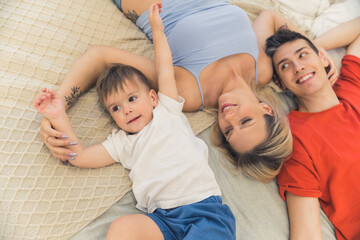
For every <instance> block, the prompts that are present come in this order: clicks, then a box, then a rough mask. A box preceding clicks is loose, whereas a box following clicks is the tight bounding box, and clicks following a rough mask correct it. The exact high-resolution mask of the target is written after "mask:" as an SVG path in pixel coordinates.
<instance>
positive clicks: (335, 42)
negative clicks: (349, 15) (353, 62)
mask: <svg viewBox="0 0 360 240" xmlns="http://www.w3.org/2000/svg"><path fill="white" fill-rule="evenodd" d="M359 35H360V17H357V18H354V19H352V20H350V21H347V22H344V23H341V24H339V25H338V26H337V27H335V28H332V29H331V30H329V31H327V32H325V33H324V34H322V35H321V36H319V37H318V38H317V39H316V40H315V42H316V43H317V44H318V45H320V46H322V47H323V48H325V50H331V49H335V48H339V47H347V46H349V45H351V44H352V43H353V42H355V40H356V39H357V38H358V37H359ZM354 55H356V54H354Z"/></svg>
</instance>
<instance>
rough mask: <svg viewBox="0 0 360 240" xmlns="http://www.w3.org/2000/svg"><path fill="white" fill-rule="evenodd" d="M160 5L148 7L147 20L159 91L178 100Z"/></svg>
mask: <svg viewBox="0 0 360 240" xmlns="http://www.w3.org/2000/svg"><path fill="white" fill-rule="evenodd" d="M161 7H162V5H161V2H160V3H155V4H153V5H151V7H150V9H149V22H150V24H151V29H152V33H153V43H154V52H155V68H156V73H157V77H158V84H159V92H161V93H162V94H165V95H166V96H168V97H170V98H172V99H174V100H176V101H178V93H177V88H176V82H175V75H174V67H173V63H172V56H171V50H170V47H169V44H168V41H167V39H166V36H165V34H164V26H163V23H162V20H161V18H160V15H159V13H160V12H161Z"/></svg>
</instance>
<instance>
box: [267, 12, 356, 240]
mask: <svg viewBox="0 0 360 240" xmlns="http://www.w3.org/2000/svg"><path fill="white" fill-rule="evenodd" d="M359 26H360V18H356V19H353V20H351V21H349V22H346V23H343V24H341V25H339V26H338V27H337V28H334V29H333V30H331V31H329V32H327V33H326V34H324V35H323V36H321V37H320V38H318V39H317V40H316V42H317V44H318V45H320V46H323V47H324V48H325V49H326V50H329V49H333V48H337V47H343V46H348V48H347V52H346V56H344V58H343V59H342V67H341V73H340V77H339V80H338V81H337V82H336V83H335V84H334V86H333V87H332V86H331V83H330V82H329V80H328V77H327V73H326V67H327V66H328V65H329V63H328V61H327V59H326V58H325V57H324V56H323V54H322V53H321V52H318V50H317V49H316V47H315V46H314V45H313V43H312V42H311V41H310V40H308V39H307V38H306V37H304V36H303V35H301V34H298V33H295V32H292V31H289V30H287V29H282V30H279V31H278V32H277V33H275V34H274V35H273V36H271V37H270V38H268V39H267V45H266V52H267V54H268V55H269V56H270V57H271V58H272V60H273V66H274V70H275V72H276V75H277V77H278V78H279V80H280V81H281V83H282V84H283V85H284V86H285V87H287V88H288V89H289V90H290V91H291V92H293V93H294V94H295V95H296V97H297V100H298V108H297V109H295V110H293V111H291V112H290V114H289V122H290V127H291V130H292V133H293V141H294V150H293V153H292V155H291V157H290V158H289V160H287V161H285V163H284V165H283V168H282V170H281V172H280V174H279V176H278V184H279V188H280V194H281V196H282V198H283V199H285V200H286V203H287V207H288V213H289V219H290V238H291V239H321V229H320V208H319V202H320V206H321V208H322V209H323V211H324V213H325V214H326V215H327V217H328V218H329V220H330V221H331V222H332V223H333V225H334V227H335V234H336V237H337V239H360V150H359V146H360V59H359V57H360V27H359Z"/></svg>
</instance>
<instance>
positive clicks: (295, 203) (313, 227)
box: [285, 192, 321, 240]
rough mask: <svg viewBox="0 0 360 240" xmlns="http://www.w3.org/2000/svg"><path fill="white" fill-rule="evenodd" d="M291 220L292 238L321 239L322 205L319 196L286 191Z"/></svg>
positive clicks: (297, 239)
mask: <svg viewBox="0 0 360 240" xmlns="http://www.w3.org/2000/svg"><path fill="white" fill-rule="evenodd" d="M285 196H286V204H287V208H288V213H289V220H290V239H291V240H301V239H306V240H313V239H319V240H321V227H320V206H319V200H318V198H312V197H300V196H297V195H294V194H292V193H290V192H286V193H285Z"/></svg>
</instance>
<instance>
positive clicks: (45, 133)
mask: <svg viewBox="0 0 360 240" xmlns="http://www.w3.org/2000/svg"><path fill="white" fill-rule="evenodd" d="M40 139H41V141H42V142H43V143H44V144H45V145H46V147H47V148H48V149H49V150H50V152H51V154H52V155H53V156H54V157H55V158H59V159H60V160H61V161H62V162H66V161H67V159H68V158H69V157H71V153H73V151H71V150H69V149H67V148H66V147H67V146H71V145H76V144H77V143H76V142H72V141H71V140H70V139H69V138H68V137H67V136H66V135H65V134H63V133H62V132H59V131H56V130H55V129H53V128H52V126H51V124H50V121H49V120H48V119H46V118H43V119H42V121H41V124H40Z"/></svg>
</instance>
